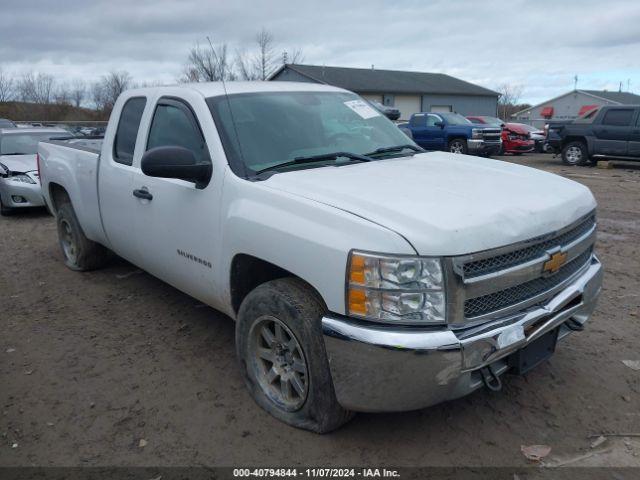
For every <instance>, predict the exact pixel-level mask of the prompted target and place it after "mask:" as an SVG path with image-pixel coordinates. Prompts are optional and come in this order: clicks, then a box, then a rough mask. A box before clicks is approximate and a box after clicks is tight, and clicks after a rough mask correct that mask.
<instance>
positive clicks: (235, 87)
mask: <svg viewBox="0 0 640 480" xmlns="http://www.w3.org/2000/svg"><path fill="white" fill-rule="evenodd" d="M176 88H180V89H185V90H192V91H197V92H199V93H200V94H201V95H202V96H203V97H205V98H209V97H218V96H223V95H225V94H229V95H231V94H235V93H255V92H347V91H348V90H344V89H342V88H338V87H332V86H330V85H322V84H318V83H307V82H267V81H264V82H262V81H258V82H235V81H234V82H224V84H223V83H222V82H197V83H181V84H178V85H167V86H162V87H147V88H137V89H133V90H128V92H129V93H132V94H135V93H139V94H145V93H151V92H158V91H162V90H163V89H167V90H173V91H175V89H176Z"/></svg>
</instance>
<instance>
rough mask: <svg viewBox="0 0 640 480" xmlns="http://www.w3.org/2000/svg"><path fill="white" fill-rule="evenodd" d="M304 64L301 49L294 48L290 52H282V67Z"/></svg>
mask: <svg viewBox="0 0 640 480" xmlns="http://www.w3.org/2000/svg"><path fill="white" fill-rule="evenodd" d="M302 62H304V54H303V53H302V49H301V48H294V49H293V50H291V51H288V50H285V51H284V52H282V63H283V64H284V65H291V64H300V63H302Z"/></svg>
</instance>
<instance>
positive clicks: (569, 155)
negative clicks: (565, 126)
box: [562, 142, 589, 166]
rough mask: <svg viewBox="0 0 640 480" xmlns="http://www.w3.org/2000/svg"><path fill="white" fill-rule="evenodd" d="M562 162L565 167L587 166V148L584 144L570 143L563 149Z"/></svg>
mask: <svg viewBox="0 0 640 480" xmlns="http://www.w3.org/2000/svg"><path fill="white" fill-rule="evenodd" d="M562 162H563V163H564V164H565V165H579V166H583V165H586V164H587V163H589V154H588V152H587V146H586V145H585V144H584V143H583V142H570V143H568V144H567V145H565V147H564V148H563V149H562Z"/></svg>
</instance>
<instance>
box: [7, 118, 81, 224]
mask: <svg viewBox="0 0 640 480" xmlns="http://www.w3.org/2000/svg"><path fill="white" fill-rule="evenodd" d="M69 136H70V134H69V132H67V131H66V130H62V129H60V128H6V129H0V214H1V215H10V214H11V213H13V212H14V211H15V210H16V209H18V208H25V207H42V206H44V199H43V197H42V191H41V189H40V179H39V177H38V164H37V159H36V154H37V152H38V142H41V141H43V140H50V139H52V138H56V137H60V138H62V137H66V138H68V137H69Z"/></svg>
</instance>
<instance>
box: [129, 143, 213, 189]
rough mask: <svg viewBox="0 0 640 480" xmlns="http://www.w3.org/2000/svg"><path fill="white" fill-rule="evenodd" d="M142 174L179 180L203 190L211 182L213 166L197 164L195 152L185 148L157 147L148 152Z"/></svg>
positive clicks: (144, 157) (142, 163)
mask: <svg viewBox="0 0 640 480" xmlns="http://www.w3.org/2000/svg"><path fill="white" fill-rule="evenodd" d="M140 166H141V167H142V173H144V174H145V175H148V176H150V177H160V178H178V179H180V180H186V181H188V182H193V183H195V184H196V188H199V189H202V188H204V187H206V186H207V184H208V183H209V180H211V171H212V168H211V164H210V163H197V162H196V157H195V155H194V154H193V152H192V151H191V150H189V149H187V148H184V147H177V146H176V147H156V148H152V149H151V150H147V151H146V152H145V154H144V155H143V156H142V161H141V163H140Z"/></svg>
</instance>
